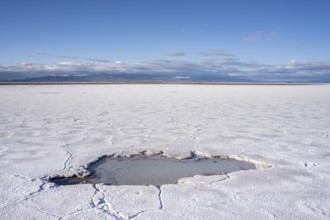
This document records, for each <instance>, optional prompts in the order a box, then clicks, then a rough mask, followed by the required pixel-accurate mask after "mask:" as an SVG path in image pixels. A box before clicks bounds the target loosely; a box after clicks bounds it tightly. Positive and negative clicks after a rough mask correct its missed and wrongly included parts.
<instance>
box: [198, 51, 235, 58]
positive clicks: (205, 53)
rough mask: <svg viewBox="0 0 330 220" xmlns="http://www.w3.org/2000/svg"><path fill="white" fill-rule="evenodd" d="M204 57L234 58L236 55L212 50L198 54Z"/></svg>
mask: <svg viewBox="0 0 330 220" xmlns="http://www.w3.org/2000/svg"><path fill="white" fill-rule="evenodd" d="M198 54H199V55H202V56H223V57H234V56H235V55H234V54H231V53H228V52H227V51H226V50H224V49H212V50H206V51H202V52H199V53H198Z"/></svg>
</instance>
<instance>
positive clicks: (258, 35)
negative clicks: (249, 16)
mask: <svg viewBox="0 0 330 220" xmlns="http://www.w3.org/2000/svg"><path fill="white" fill-rule="evenodd" d="M261 35H262V32H261V31H257V32H256V33H255V34H254V35H251V36H247V37H245V38H244V39H243V40H245V41H249V42H252V43H255V42H258V41H259V40H260V39H261Z"/></svg>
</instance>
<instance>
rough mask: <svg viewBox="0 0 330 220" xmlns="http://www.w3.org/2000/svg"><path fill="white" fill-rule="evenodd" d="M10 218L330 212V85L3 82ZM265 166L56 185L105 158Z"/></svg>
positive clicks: (4, 198) (2, 169)
mask: <svg viewBox="0 0 330 220" xmlns="http://www.w3.org/2000/svg"><path fill="white" fill-rule="evenodd" d="M0 103H1V107H0V176H1V178H0V216H1V218H2V219H35V218H36V219H274V218H275V219H329V218H330V199H329V198H330V137H329V132H330V85H294V86H293V85H291V86H275V85H273V86H261V85H248V86H244V85H56V86H51V85H45V86H42V85H38V86H32V85H31V86H23V85H21V86H14V85H11V86H0ZM141 151H150V152H158V151H164V152H165V153H166V154H167V155H171V156H175V157H179V158H180V157H182V158H183V157H187V156H189V155H190V152H191V151H195V152H199V153H200V154H205V155H227V156H230V157H235V158H240V159H242V160H251V161H254V162H256V163H260V164H268V165H270V166H271V167H270V168H267V169H257V170H247V171H239V172H233V173H230V174H228V175H220V176H195V177H194V178H187V179H184V180H182V181H181V183H180V184H174V185H163V186H161V187H160V188H157V187H155V186H108V185H103V184H97V185H91V184H82V185H70V186H57V185H54V184H53V183H49V182H48V181H47V180H46V179H47V177H48V176H56V175H72V174H73V173H75V172H78V171H80V170H83V167H84V166H85V165H87V164H89V163H90V162H92V161H95V160H97V158H99V157H101V156H103V155H110V154H120V155H130V154H133V153H137V152H141Z"/></svg>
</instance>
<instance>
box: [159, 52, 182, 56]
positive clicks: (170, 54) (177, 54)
mask: <svg viewBox="0 0 330 220" xmlns="http://www.w3.org/2000/svg"><path fill="white" fill-rule="evenodd" d="M163 55H164V56H168V57H182V56H185V55H186V53H185V52H170V53H163Z"/></svg>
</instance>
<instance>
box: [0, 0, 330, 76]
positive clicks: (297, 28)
mask: <svg viewBox="0 0 330 220" xmlns="http://www.w3.org/2000/svg"><path fill="white" fill-rule="evenodd" d="M329 10H330V1H329V0H226V1H222V0H162V1H161V0H93V1H92V0H89V1H87V0H29V1H27V0H1V1H0V27H1V34H0V51H1V52H0V71H4V70H5V71H31V72H33V71H43V70H45V71H65V70H68V71H76V70H77V71H78V70H79V71H81V70H85V69H86V70H90V71H93V70H102V71H109V72H112V71H113V72H116V71H117V72H118V71H119V72H139V71H146V72H148V71H149V72H155V73H157V72H175V71H177V72H187V71H192V70H194V68H195V70H196V71H200V72H203V71H209V72H212V73H215V74H229V75H230V74H231V75H249V74H250V75H252V76H255V77H259V76H260V77H262V75H263V71H264V72H265V74H272V73H275V74H278V73H279V74H293V75H299V74H300V75H304V74H305V75H306V74H310V75H313V74H314V75H316V76H318V75H320V74H330V70H329V68H330V43H329V39H330V28H329V23H330V13H329Z"/></svg>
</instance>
